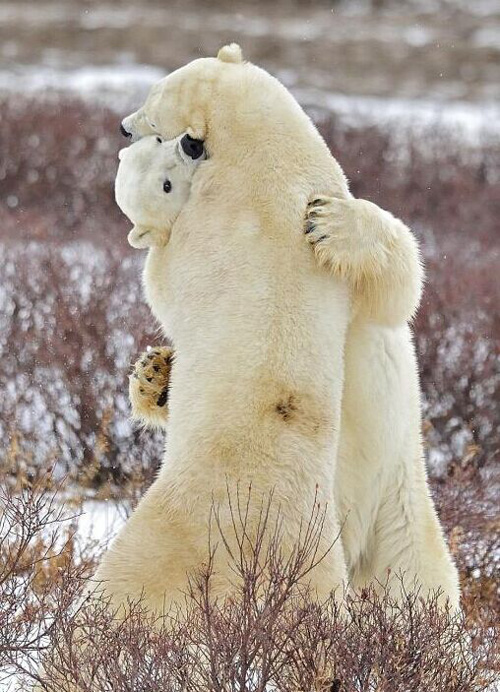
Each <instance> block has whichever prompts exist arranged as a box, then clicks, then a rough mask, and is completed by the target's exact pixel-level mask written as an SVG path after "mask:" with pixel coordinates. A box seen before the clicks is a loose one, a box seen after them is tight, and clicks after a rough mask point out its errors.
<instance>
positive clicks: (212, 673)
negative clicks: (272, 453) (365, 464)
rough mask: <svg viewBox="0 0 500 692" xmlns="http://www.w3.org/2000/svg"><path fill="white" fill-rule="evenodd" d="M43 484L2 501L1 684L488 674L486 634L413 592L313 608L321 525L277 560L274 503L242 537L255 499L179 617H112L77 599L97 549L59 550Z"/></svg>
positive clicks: (466, 680) (311, 685)
mask: <svg viewBox="0 0 500 692" xmlns="http://www.w3.org/2000/svg"><path fill="white" fill-rule="evenodd" d="M49 481H50V479H49ZM51 486H52V484H51V482H49V483H47V481H46V480H39V481H37V483H35V484H34V485H33V484H31V485H30V484H27V485H25V486H24V487H23V488H22V492H21V494H20V495H16V494H15V493H13V492H9V493H6V494H4V495H3V496H2V512H3V515H2V516H3V517H5V519H4V520H3V522H2V524H1V526H0V528H1V532H0V549H1V551H2V554H1V558H2V560H1V562H0V565H1V572H0V589H1V591H0V597H1V598H2V604H3V606H4V607H3V608H2V611H1V612H2V615H1V618H0V656H1V660H0V664H1V671H2V674H3V680H4V681H7V680H8V679H9V678H10V679H12V676H14V675H15V676H16V680H17V683H18V684H19V686H20V688H21V689H24V690H25V689H29V686H30V683H31V682H33V681H38V682H39V683H40V684H41V689H44V690H46V691H47V692H56V690H57V692H61V690H64V689H65V685H64V684H62V683H61V679H65V680H71V681H72V682H74V683H78V686H79V687H78V688H79V689H80V690H81V691H82V692H95V690H99V691H100V692H106V691H108V690H109V692H111V691H112V692H137V690H160V689H161V690H169V691H170V690H172V691H174V690H179V692H180V691H181V690H183V691H187V692H189V691H191V690H192V691H193V692H194V691H195V690H196V691H199V690H207V691H213V692H223V691H226V690H227V691H229V690H248V691H255V692H265V690H271V689H273V690H278V691H281V692H292V691H293V692H296V691H297V690H301V691H302V690H304V691H306V690H311V691H312V690H325V691H326V690H333V689H334V690H337V692H340V691H343V690H345V692H347V691H349V692H350V691H352V690H356V691H357V692H372V691H375V690H381V691H382V690H383V691H384V692H407V691H408V690H411V691H412V692H424V691H425V692H480V691H482V690H487V689H488V685H489V684H490V682H491V680H492V677H493V676H494V674H495V672H494V671H495V670H496V669H497V666H498V650H497V648H496V646H495V638H494V634H495V633H494V631H493V630H492V628H491V627H489V626H485V625H484V624H481V623H475V624H472V623H471V622H467V621H466V620H465V619H464V618H462V617H451V616H450V615H449V614H448V613H446V612H443V611H440V610H439V609H438V608H437V605H436V599H435V598H430V599H428V600H427V601H426V602H423V601H422V600H421V599H420V598H419V597H418V594H408V596H407V598H406V599H405V600H404V602H402V603H400V604H396V603H394V602H392V601H391V600H390V599H389V598H388V597H387V596H382V597H377V596H376V595H375V594H374V593H373V592H372V591H371V590H366V591H364V592H363V593H362V594H359V595H354V596H350V597H348V598H346V599H345V601H344V606H343V609H340V608H339V605H338V603H337V602H336V601H335V600H334V599H333V598H332V599H329V600H328V601H326V602H325V603H323V604H318V603H315V602H314V601H313V600H312V599H311V597H310V594H309V592H308V589H307V584H306V579H307V574H308V571H309V570H310V569H311V567H312V566H313V565H314V564H315V563H316V561H317V560H318V559H321V556H320V555H318V554H317V546H318V540H319V537H320V535H321V526H322V523H321V515H319V514H318V513H317V512H313V514H312V516H311V521H310V523H309V524H308V525H307V526H304V531H303V534H302V536H301V537H298V542H297V546H296V550H295V552H294V553H293V554H292V555H291V556H285V555H283V554H282V553H281V550H280V524H279V522H277V523H274V522H270V521H269V519H268V517H269V516H270V515H269V513H268V508H269V505H268V504H266V503H265V504H264V505H263V509H262V514H261V517H262V522H261V523H260V526H259V529H258V530H257V532H256V534H253V535H250V534H249V532H248V530H247V525H246V523H245V516H246V514H245V508H246V503H247V502H249V501H252V498H251V494H250V491H249V493H248V495H245V496H244V497H242V499H241V500H240V501H235V500H234V498H233V502H232V507H233V518H234V535H231V536H224V535H221V533H220V528H219V526H218V524H217V521H216V522H215V524H214V526H213V532H212V546H214V545H215V543H217V542H218V544H219V545H218V548H212V550H211V551H209V550H208V546H207V567H206V569H204V570H203V571H202V572H200V573H199V574H198V575H193V579H192V581H191V585H190V588H189V590H188V592H187V594H186V596H185V599H184V602H183V603H182V604H181V610H178V611H172V612H171V613H170V614H169V615H168V616H167V617H165V618H162V619H156V620H154V621H153V620H152V619H151V618H150V617H149V616H148V614H147V613H146V612H145V611H144V610H143V609H142V608H141V604H140V603H139V604H130V606H129V608H128V610H127V613H126V615H125V617H124V618H123V619H120V620H117V619H116V618H115V615H114V613H113V612H112V611H111V610H110V609H109V608H108V607H107V606H106V604H105V603H102V602H101V603H97V604H96V603H92V602H91V600H87V601H85V602H84V603H83V604H82V603H81V602H79V598H80V594H81V590H82V588H83V586H84V585H85V583H87V581H86V580H87V579H88V575H89V571H90V569H91V568H92V567H93V565H94V563H95V554H94V552H95V551H93V550H92V549H90V550H89V546H83V548H82V547H81V549H80V550H78V549H77V548H76V547H75V543H76V542H75V541H71V540H68V539H67V538H66V539H65V540H63V541H62V542H61V543H60V545H61V548H60V549H58V550H57V551H54V546H55V544H56V543H57V531H56V533H55V534H54V532H53V530H52V529H53V527H54V525H55V526H56V529H57V528H58V527H59V520H60V517H59V510H58V509H57V506H55V505H54V502H55V496H54V494H53V492H51ZM59 492H60V491H59ZM270 502H272V498H271V499H270ZM215 516H216V514H215ZM59 528H60V527H59ZM63 533H65V532H64V531H63ZM230 544H231V545H235V544H236V545H239V546H240V549H239V550H237V551H236V552H230V550H227V551H226V555H227V559H228V560H229V561H230V563H231V565H232V568H233V571H234V575H235V576H234V584H235V591H234V595H233V596H232V597H231V598H229V599H227V600H226V601H217V600H214V598H213V597H212V595H211V580H212V562H211V560H210V555H213V550H215V549H217V550H224V549H225V548H224V546H227V548H228V547H229V545H230ZM485 605H486V604H485ZM41 659H43V662H44V669H45V672H44V673H42V669H41V667H40V662H41Z"/></svg>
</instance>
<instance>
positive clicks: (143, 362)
mask: <svg viewBox="0 0 500 692" xmlns="http://www.w3.org/2000/svg"><path fill="white" fill-rule="evenodd" d="M147 364H148V361H147V360H141V365H142V367H143V368H145V367H146V365H147Z"/></svg>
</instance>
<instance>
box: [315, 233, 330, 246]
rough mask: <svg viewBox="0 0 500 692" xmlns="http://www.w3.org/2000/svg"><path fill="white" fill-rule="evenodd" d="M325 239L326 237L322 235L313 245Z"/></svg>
mask: <svg viewBox="0 0 500 692" xmlns="http://www.w3.org/2000/svg"><path fill="white" fill-rule="evenodd" d="M327 238H328V236H327V235H322V236H321V238H318V239H317V240H315V241H314V245H317V244H318V243H321V241H322V240H326V239H327Z"/></svg>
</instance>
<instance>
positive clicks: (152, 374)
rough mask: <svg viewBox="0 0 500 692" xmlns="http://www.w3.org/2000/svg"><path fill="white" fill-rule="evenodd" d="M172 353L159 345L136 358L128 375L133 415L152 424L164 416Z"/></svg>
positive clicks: (169, 349)
mask: <svg viewBox="0 0 500 692" xmlns="http://www.w3.org/2000/svg"><path fill="white" fill-rule="evenodd" d="M173 356H174V353H173V351H172V349H171V348H168V347H161V348H155V349H153V350H152V351H148V352H147V353H143V354H142V355H141V357H140V358H139V359H138V360H137V361H136V363H135V365H134V366H133V371H132V373H131V375H130V378H129V396H130V403H131V405H132V416H133V418H136V419H138V420H141V421H142V422H144V423H151V424H153V425H155V424H160V419H161V418H165V417H166V415H167V408H168V407H167V403H168V394H169V379H170V371H171V369H172V364H173Z"/></svg>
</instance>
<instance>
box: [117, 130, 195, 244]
mask: <svg viewBox="0 0 500 692" xmlns="http://www.w3.org/2000/svg"><path fill="white" fill-rule="evenodd" d="M118 156H119V159H120V164H119V166H118V172H117V175H116V180H115V197H116V202H117V204H118V206H119V207H120V209H121V210H122V211H123V212H124V214H125V215H126V216H128V218H129V219H130V220H131V221H132V223H133V224H134V227H133V228H132V230H131V231H130V233H129V235H128V241H129V243H130V245H132V247H135V248H146V247H152V246H161V245H165V244H166V242H167V241H168V238H169V235H170V231H171V228H172V225H173V224H174V221H175V219H176V218H177V216H178V215H179V212H180V211H181V209H182V207H183V206H184V205H185V203H186V202H187V200H188V197H189V193H190V190H191V180H192V178H193V175H194V173H195V171H196V169H197V167H198V165H199V163H200V162H201V161H202V160H203V159H204V158H205V152H204V147H203V143H202V142H199V141H198V140H194V139H193V138H192V137H190V136H189V135H184V136H182V137H178V138H176V139H174V140H170V141H165V140H164V139H163V138H162V137H160V136H159V135H154V136H150V137H144V138H143V139H141V140H139V141H137V142H135V144H132V145H131V146H129V147H127V148H126V149H122V150H121V151H120V153H119V155H118Z"/></svg>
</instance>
